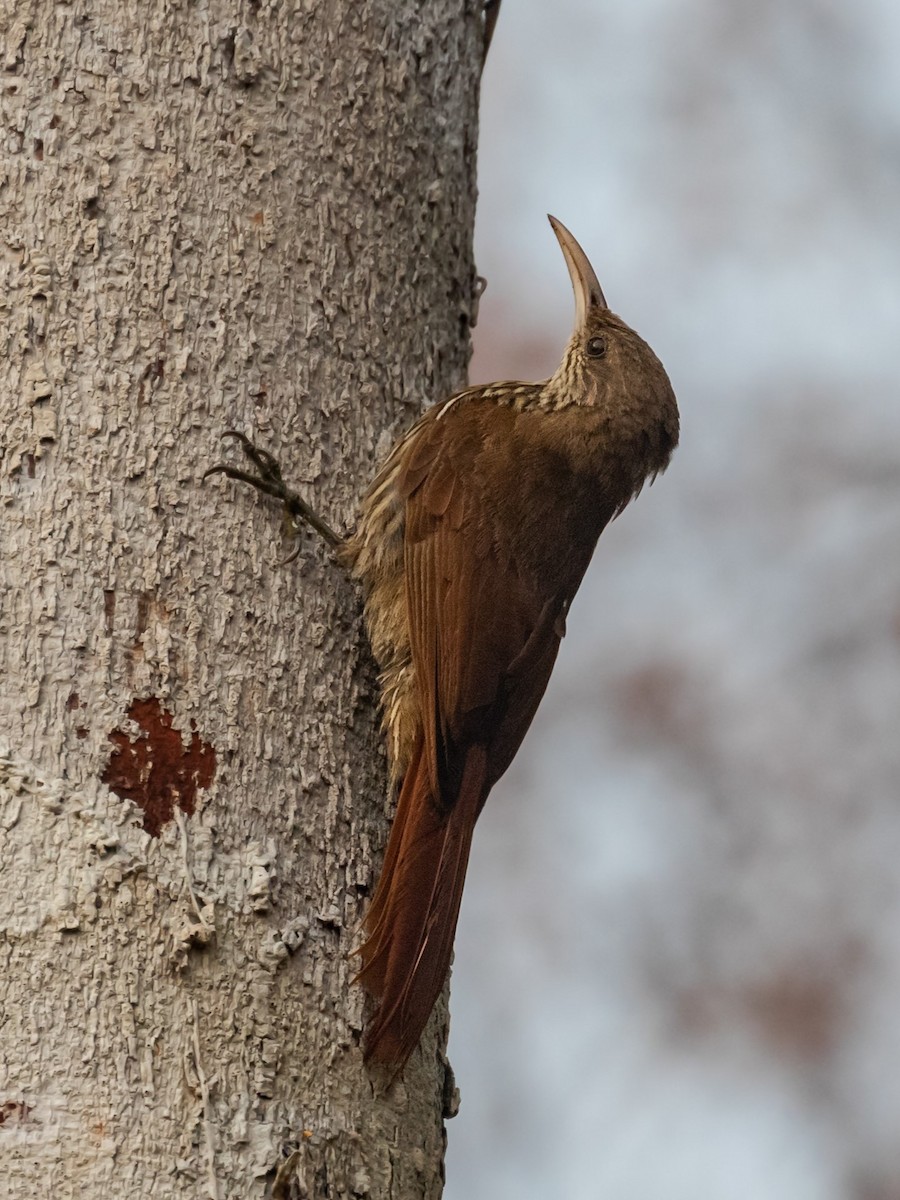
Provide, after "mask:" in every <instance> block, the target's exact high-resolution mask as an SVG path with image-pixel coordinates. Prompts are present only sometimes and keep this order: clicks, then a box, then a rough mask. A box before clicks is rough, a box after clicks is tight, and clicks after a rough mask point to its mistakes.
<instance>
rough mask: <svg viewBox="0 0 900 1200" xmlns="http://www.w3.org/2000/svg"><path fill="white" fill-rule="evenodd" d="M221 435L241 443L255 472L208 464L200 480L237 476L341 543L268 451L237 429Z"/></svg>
mask: <svg viewBox="0 0 900 1200" xmlns="http://www.w3.org/2000/svg"><path fill="white" fill-rule="evenodd" d="M222 437H226V438H236V439H237V441H239V442H240V444H241V449H242V450H243V452H244V454H245V456H246V457H247V458H249V460H250V462H251V463H252V464H253V465H254V467H256V469H257V471H258V472H259V474H258V475H253V474H251V473H250V472H249V471H242V470H241V469H240V468H239V467H233V466H231V464H230V463H215V464H214V466H211V467H208V468H207V470H205V471H204V472H203V475H202V477H201V482H202V480H204V479H208V478H209V476H210V475H225V476H226V478H228V479H236V480H237V481H238V482H239V483H249V484H250V486H251V487H254V488H256V490H257V491H258V492H265V494H266V495H267V496H274V497H275V499H276V500H280V501H281V502H282V504H283V505H284V508H285V512H286V513H287V514H288V515H289V516H290V517H291V518H292V520H294V521H304V522H305V523H306V524H307V525H310V526H311V527H312V528H313V529H315V531H316V533H318V534H319V536H320V537H323V538H324V539H325V541H326V542H328V543H329V545H331V546H340V545H341V542H342V540H343V539H342V538H340V537H338V535H337V534H336V533H335V532H334V530H333V529H331V528H330V527H329V526H328V525H326V523H325V522H324V521H323V520H322V518H321V517H320V516H319V515H318V514H317V513H316V512H314V511H313V510H312V509H311V508H310V506H309V505H308V504H307V503H306V501H305V500H304V499H303V497H302V496H299V495H298V494H297V493H296V492H294V491H291V489H290V488H288V486H287V485H286V484H285V482H284V476H283V475H282V474H281V467H280V466H279V465H278V460H277V459H276V458H275V457H274V455H272V454H270V453H269V452H268V450H260V448H259V447H258V446H255V445H254V444H253V442H251V441H250V439H249V438H248V437H247V436H246V434H243V433H240V432H239V431H238V430H237V429H226V430H225V432H224V433H223V434H222ZM298 553H299V547H298V548H297V549H295V550H294V551H292V553H291V554H290V555H289V556H288V557H287V558H286V559H285V560H284V562H285V563H289V562H293V560H294V559H295V558H296V557H297V554H298Z"/></svg>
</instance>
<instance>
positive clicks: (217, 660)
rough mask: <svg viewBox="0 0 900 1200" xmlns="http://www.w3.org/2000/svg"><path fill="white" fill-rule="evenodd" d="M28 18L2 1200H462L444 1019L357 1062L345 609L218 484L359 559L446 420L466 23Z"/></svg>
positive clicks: (10, 29)
mask: <svg viewBox="0 0 900 1200" xmlns="http://www.w3.org/2000/svg"><path fill="white" fill-rule="evenodd" d="M6 2H7V6H8V7H7V16H6V24H5V26H4V28H3V29H2V30H0V49H2V51H3V52H4V53H5V56H6V58H5V74H4V76H3V79H2V91H3V95H2V104H3V112H2V114H0V115H2V130H3V133H2V136H3V137H4V138H5V139H6V140H5V148H4V159H3V163H2V169H3V175H2V179H0V229H2V235H0V246H2V250H0V271H2V279H0V322H2V325H0V346H2V352H3V353H2V356H0V358H2V365H0V372H2V375H0V500H2V505H0V523H2V524H0V537H2V545H0V606H2V607H0V664H2V688H0V741H2V742H3V743H4V746H3V751H2V757H0V866H2V873H3V876H2V877H3V886H2V889H0V926H2V935H0V1175H2V1178H3V1180H4V1184H5V1188H6V1190H5V1192H4V1195H5V1196H9V1197H10V1198H11V1200H20V1198H24V1197H28V1198H29V1200H31V1198H32V1197H36V1196H54V1197H59V1198H60V1200H62V1198H64V1197H69V1196H78V1197H85V1198H88V1197H89V1198H90V1200H94V1198H97V1200H103V1198H105V1197H113V1196H114V1197H116V1198H117V1200H120V1198H122V1200H124V1198H126V1197H135V1198H137V1197H141V1198H143V1197H151V1196H152V1197H153V1200H165V1198H167V1197H178V1198H182V1197H201V1198H206V1197H215V1198H218V1200H225V1198H227V1197H241V1198H245V1197H254V1196H260V1197H262V1196H268V1195H274V1196H294V1197H310V1198H316V1200H318V1198H320V1197H351V1196H352V1197H371V1198H373V1200H376V1198H381V1197H390V1198H398V1200H399V1198H404V1200H405V1198H412V1197H415V1198H416V1200H420V1198H421V1197H432V1196H438V1195H439V1194H440V1191H441V1180H442V1174H443V1167H442V1157H443V1140H444V1135H443V1123H442V1114H443V1111H444V1108H445V1105H446V1104H447V1103H448V1097H449V1093H450V1092H451V1091H452V1087H451V1086H450V1085H449V1084H448V1078H451V1077H448V1075H447V1073H446V1071H445V1059H444V1055H443V1046H444V1043H445V1032H446V1030H445V1027H446V1007H445V1006H442V1007H440V1008H439V1011H438V1013H437V1015H436V1018H435V1019H434V1020H433V1021H432V1023H431V1025H430V1026H429V1030H428V1031H427V1033H426V1036H425V1038H424V1039H423V1042H422V1046H421V1048H420V1049H419V1051H417V1053H416V1055H415V1056H414V1058H413V1060H412V1061H411V1063H410V1064H409V1066H408V1068H407V1069H406V1071H405V1072H404V1074H403V1076H402V1078H401V1079H400V1080H399V1081H397V1082H396V1083H395V1084H394V1085H393V1086H392V1087H390V1086H387V1083H386V1082H385V1081H384V1080H381V1081H379V1080H378V1079H377V1078H375V1077H373V1076H371V1075H370V1074H369V1073H368V1072H367V1070H366V1069H365V1068H364V1066H363V1063H362V1053H361V1050H360V1034H361V1030H362V1027H363V1024H364V1021H365V1019H366V1014H367V1006H366V1002H365V998H364V995H363V993H362V992H361V990H360V988H359V987H358V986H357V985H355V984H354V983H353V975H354V970H355V967H354V962H353V960H352V959H351V958H350V957H349V955H350V952H351V950H352V949H353V948H354V946H355V945H357V944H358V936H357V926H358V923H359V920H360V918H361V915H362V913H363V911H364V909H365V903H366V897H367V895H368V894H369V893H370V890H371V888H372V885H373V881H374V877H375V873H376V870H377V865H378V863H379V861H380V857H381V852H382V848H383V846H384V842H385V840H386V834H387V828H388V816H389V811H390V807H391V804H390V800H389V798H388V793H387V785H386V779H385V770H384V757H383V753H382V750H381V747H380V736H379V733H378V729H377V717H376V714H375V712H374V699H375V682H374V672H373V669H372V666H371V663H370V661H369V658H368V654H367V651H366V647H365V643H364V639H363V636H362V632H361V627H360V610H359V597H358V596H357V595H356V594H355V591H354V589H353V587H352V586H351V584H350V583H349V581H348V580H347V578H346V577H345V576H344V574H343V573H342V571H341V569H340V568H339V567H338V566H337V565H335V563H334V562H333V561H332V560H331V559H330V558H329V555H328V553H327V552H326V551H325V549H324V547H323V546H321V545H319V544H316V543H314V542H313V540H311V539H309V538H307V539H306V540H305V541H304V546H303V549H302V552H301V555H300V557H299V559H298V561H297V562H295V563H294V564H292V565H291V566H288V567H282V566H279V565H278V561H279V559H280V558H282V557H283V556H284V554H285V553H286V551H287V549H288V548H289V546H290V543H289V542H286V541H285V540H284V539H283V538H282V536H281V534H280V529H279V517H278V510H277V507H276V506H275V505H274V504H273V503H271V502H268V501H266V500H262V499H259V498H258V497H256V496H255V494H253V493H251V492H250V491H249V490H246V489H244V490H240V489H238V488H237V487H236V486H235V485H234V484H231V483H228V482H225V481H222V480H220V479H215V480H211V481H210V482H209V483H208V484H207V485H206V486H204V487H200V486H199V484H198V477H199V476H200V474H201V473H202V471H203V469H204V468H205V467H206V466H208V465H210V464H211V463H213V462H215V461H217V460H219V459H220V458H221V457H222V454H223V450H222V447H221V443H220V441H219V435H220V434H221V433H222V431H223V430H225V429H228V428H232V427H233V428H237V429H241V430H243V431H246V432H247V433H249V434H250V435H251V436H252V437H253V438H254V439H255V440H257V441H258V442H259V443H260V444H262V445H265V446H266V447H267V448H269V449H271V450H272V451H273V452H274V453H275V454H276V456H277V457H278V458H279V459H280V461H281V463H282V465H283V467H284V468H285V474H286V476H287V477H288V479H289V480H290V482H291V483H292V484H294V485H297V486H300V487H301V488H302V489H303V490H305V491H306V492H307V494H308V495H309V496H310V497H314V498H315V503H316V505H317V506H318V508H319V510H320V511H321V513H322V515H323V516H324V517H325V519H326V520H328V521H329V522H330V523H332V524H333V525H334V526H336V527H338V528H339V529H340V528H346V527H348V526H349V524H350V523H351V522H352V520H353V514H354V510H355V505H356V500H357V498H358V496H359V494H360V492H361V490H362V488H363V487H364V485H365V484H366V482H367V481H368V479H369V478H370V477H371V475H372V473H373V469H374V466H375V463H376V461H377V460H378V459H379V458H380V457H381V456H382V455H383V454H384V452H385V450H386V448H387V446H388V445H389V443H390V441H391V439H392V437H393V436H394V435H395V434H396V433H397V432H398V431H399V430H400V429H401V428H403V427H405V426H406V425H407V424H409V422H410V421H411V419H412V418H413V417H414V416H415V415H416V414H417V413H418V411H419V410H420V408H421V407H422V406H423V404H424V403H425V402H429V401H432V400H435V399H437V398H438V397H440V396H442V395H445V394H447V393H448V392H450V391H451V390H452V389H453V388H454V387H457V386H459V385H460V384H461V382H462V380H463V374H464V367H465V363H466V360H467V355H468V345H469V338H468V325H469V320H470V316H471V310H472V306H473V303H474V301H473V290H474V272H473V265H472V259H471V233H472V221H473V212H474V195H475V192H474V160H475V151H474V144H475V132H476V102H477V89H478V75H479V67H480V50H481V44H480V39H481V27H480V17H479V13H478V10H477V6H476V4H475V3H473V2H470V3H468V4H467V5H460V4H459V3H457V2H456V0H452V2H451V0H425V3H421V2H419V0H416V2H415V3H413V0H401V2H400V3H399V4H397V3H391V4H386V3H383V2H382V3H379V2H378V0H340V2H338V0H321V2H320V3H312V2H311V0H305V2H300V0H294V3H292V4H283V5H276V4H275V3H274V2H273V0H244V2H243V3H235V2H229V0H211V2H210V3H209V4H208V5H207V4H197V5H194V4H183V5H179V4H172V5H163V4H160V3H154V2H151V3H149V4H144V3H139V2H138V0H91V3H88V0H76V2H75V3H73V4H57V3H53V2H51V0H34V2H33V3H30V4H29V3H28V2H27V0H23V2H22V3H15V4H14V5H13V4H12V2H11V0H6ZM13 8H14V9H15V11H14V12H11V11H10V10H11V9H13ZM225 453H227V454H232V453H234V451H233V450H231V449H230V448H227V449H226V450H225Z"/></svg>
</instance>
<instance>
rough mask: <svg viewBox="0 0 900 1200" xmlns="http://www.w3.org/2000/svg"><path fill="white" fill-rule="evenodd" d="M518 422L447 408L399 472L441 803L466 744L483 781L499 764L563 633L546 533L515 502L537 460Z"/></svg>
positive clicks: (528, 716)
mask: <svg viewBox="0 0 900 1200" xmlns="http://www.w3.org/2000/svg"><path fill="white" fill-rule="evenodd" d="M518 420H519V417H518V415H517V414H516V413H515V412H514V411H513V410H511V409H505V408H498V407H497V406H496V405H494V404H489V403H488V402H481V403H480V404H475V403H469V404H467V405H466V406H465V408H459V409H456V410H454V409H451V410H450V411H448V412H447V413H446V415H445V416H444V417H440V418H437V419H435V420H433V421H431V422H430V423H428V424H427V425H425V426H424V427H423V429H422V432H421V434H420V436H419V438H418V439H417V443H416V445H415V447H414V448H413V449H412V450H411V452H410V457H409V462H408V463H407V464H406V466H405V469H404V472H403V474H402V476H401V479H400V487H401V489H402V490H403V492H404V493H405V495H406V497H407V507H406V535H405V562H406V595H407V611H408V618H409V627H410V636H411V642H412V652H413V665H414V669H415V673H416V681H417V689H418V694H419V698H420V704H421V711H422V717H423V725H424V735H425V745H426V751H427V754H426V759H427V763H428V767H429V771H430V772H431V779H432V784H433V787H434V793H435V796H436V797H438V798H439V799H440V801H441V802H442V803H443V804H446V805H452V804H453V801H454V797H455V793H456V789H457V787H458V782H459V779H460V778H461V776H462V767H463V764H464V761H465V755H466V751H467V749H468V747H470V746H471V745H473V744H480V745H482V746H484V747H485V748H486V750H487V771H488V782H489V786H490V785H492V784H493V783H495V782H496V780H497V779H498V778H499V777H500V775H501V774H502V773H503V771H505V770H506V768H507V767H508V765H509V763H510V762H511V760H512V758H513V756H514V754H515V752H516V750H517V749H518V747H519V744H520V743H521V741H522V738H523V737H524V736H525V733H526V731H527V729H528V726H529V725H530V724H531V721H532V718H533V717H534V713H535V711H536V709H537V706H538V704H539V702H540V699H541V697H542V696H543V694H544V690H545V688H546V686H547V681H548V679H549V677H550V672H551V670H552V668H553V663H554V661H555V659H556V654H557V651H558V649H559V642H560V638H561V636H562V633H563V631H564V624H563V621H564V614H565V608H566V605H567V602H568V599H569V598H570V597H569V596H568V595H566V590H567V583H568V580H567V579H566V578H565V576H566V574H567V572H565V571H552V572H547V571H542V570H541V565H542V563H543V562H544V559H545V558H546V554H545V553H542V552H543V550H544V548H543V547H541V546H536V545H535V544H534V543H535V541H536V540H540V539H541V538H542V537H543V536H547V537H550V538H552V537H554V535H555V531H553V530H551V529H549V528H546V527H545V526H544V525H542V522H541V520H540V519H537V520H535V519H534V516H533V515H532V516H531V517H530V518H529V515H528V514H526V513H525V512H523V511H521V504H520V501H519V497H520V496H521V495H522V494H525V495H527V494H528V493H529V492H531V493H532V495H534V494H540V490H539V488H538V489H536V490H534V489H531V488H529V487H528V486H527V482H526V481H524V480H523V478H522V472H526V473H527V472H528V471H529V470H534V469H535V467H536V463H535V461H534V457H533V456H531V455H529V454H528V453H527V452H523V448H522V447H521V446H520V445H518V444H517V437H516V425H517V422H518ZM486 426H487V427H488V428H487V429H486V428H485V427H486ZM511 476H512V478H511ZM538 482H539V481H538ZM579 578H580V572H579Z"/></svg>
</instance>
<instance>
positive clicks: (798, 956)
mask: <svg viewBox="0 0 900 1200" xmlns="http://www.w3.org/2000/svg"><path fill="white" fill-rule="evenodd" d="M898 61H900V6H897V5H896V3H894V0H856V2H855V3H854V4H852V5H851V4H847V3H845V2H842V0H788V2H782V3H779V4H775V3H771V0H770V2H769V3H762V4H758V5H755V6H751V5H747V4H745V3H742V2H740V0H631V3H630V4H628V5H613V4H607V3H600V2H597V0H595V2H588V0H557V2H556V3H554V4H552V5H550V4H546V3H539V2H538V0H506V3H505V5H504V8H503V11H502V13H501V16H500V21H499V24H498V28H497V32H496V37H495V41H494V46H493V48H492V51H491V57H490V60H489V63H488V67H487V72H486V77H485V86H484V96H483V105H482V133H481V150H480V188H481V197H480V208H479V218H478V228H477V237H476V249H477V257H478V264H479V269H480V270H481V272H482V273H483V274H484V275H486V276H487V278H488V280H489V287H488V291H487V293H486V294H485V296H484V299H483V301H482V308H481V320H480V323H479V326H478V329H477V330H476V356H475V360H474V362H473V369H472V379H473V380H474V381H478V380H482V379H486V378H504V377H513V378H515V377H525V378H540V377H541V376H543V375H546V374H548V373H549V372H551V371H552V370H553V368H554V367H555V365H556V362H557V360H558V357H559V352H560V350H561V348H562V345H563V343H564V341H565V338H566V336H567V334H568V332H569V329H570V325H571V318H572V312H573V303H572V298H571V290H570V285H569V282H568V277H567V273H566V270H565V266H564V263H563V260H562V256H561V255H560V253H559V250H558V247H557V245H556V242H555V239H554V237H553V235H552V233H551V230H550V228H549V226H548V225H547V222H546V216H545V214H546V213H547V212H548V211H549V212H552V213H554V214H555V215H556V216H558V217H560V219H561V220H563V221H564V222H565V223H566V224H567V225H568V226H569V227H570V228H571V229H572V231H573V232H574V233H575V235H576V237H578V239H579V240H580V241H581V242H582V244H583V246H584V248H585V250H586V251H587V253H588V255H589V256H590V258H591V260H592V262H593V264H594V266H595V268H596V270H597V274H598V275H599V277H600V281H601V283H602V284H603V287H604V290H605V292H606V295H607V297H608V299H609V300H610V303H611V305H612V307H613V308H614V309H616V310H617V311H619V312H621V314H622V315H623V316H624V317H625V318H626V319H627V320H628V321H629V322H631V323H632V324H634V325H635V327H636V328H637V329H639V331H640V332H641V333H642V334H643V335H644V336H645V337H647V339H648V340H649V341H650V343H651V345H653V347H654V348H655V349H656V350H657V352H658V353H659V354H660V357H661V358H662V360H663V362H664V363H665V364H666V366H667V368H668V370H669V373H670V375H671V377H672V380H673V383H674V385H675V390H676V392H677V394H678V397H679V401H680V404H681V409H682V419H683V432H682V446H681V448H680V449H679V451H678V452H677V454H676V457H675V460H674V462H673V465H672V467H671V468H670V470H669V473H668V474H667V475H666V476H665V477H664V478H662V479H661V480H659V481H658V482H657V484H656V485H655V486H654V487H653V488H652V489H650V490H649V491H646V490H645V492H644V494H643V495H642V496H641V497H640V499H639V500H638V501H637V503H636V505H635V506H634V507H633V508H631V509H629V510H628V511H627V512H626V513H625V515H624V516H623V517H622V518H621V520H620V521H618V522H616V524H615V525H614V526H613V527H612V528H611V529H609V530H607V531H606V533H604V535H603V537H602V539H601V542H600V546H599V548H598V552H597V555H596V558H595V561H594V564H593V566H592V568H591V571H590V573H589V575H588V578H587V580H586V581H585V584H584V586H583V588H582V591H581V593H580V595H579V597H578V600H577V601H576V603H575V606H574V609H573V613H572V618H571V620H570V622H569V634H568V637H567V639H566V642H565V643H564V647H563V654H562V656H561V659H560V662H559V665H558V667H557V670H556V673H555V675H554V679H553V682H552V684H551V688H550V691H549V692H548V696H547V699H546V701H545V703H544V706H543V708H542V710H541V713H540V714H539V717H538V719H537V721H536V722H535V726H534V728H533V730H532V732H531V733H530V734H529V737H528V739H527V740H526V743H525V746H524V747H523V749H522V751H521V752H520V755H519V757H518V759H517V760H516V763H515V764H514V766H513V767H512V769H511V770H510V772H509V774H508V776H507V777H506V779H504V780H503V782H502V783H501V785H500V786H498V788H497V789H496V791H495V793H494V794H493V796H492V797H491V799H490V801H489V803H488V806H487V808H486V810H485V814H484V816H483V817H482V819H481V822H480V824H479V829H478V831H477V834H476V838H475V848H474V852H473V859H472V864H471V867H470V875H469V882H468V886H467V893H466V898H465V901H464V904H463V914H462V920H461V925H460V932H459V936H458V939H457V953H456V965H455V967H454V974H453V996H452V1009H453V1030H452V1036H451V1058H452V1061H453V1064H454V1067H455V1069H456V1072H457V1076H458V1081H459V1084H460V1087H461V1090H462V1109H461V1112H460V1115H459V1117H458V1118H457V1119H456V1120H455V1121H454V1122H453V1123H452V1124H451V1125H450V1126H449V1136H450V1151H449V1158H448V1186H447V1191H446V1196H447V1198H448V1200H507V1198H509V1200H512V1198H513V1197H515V1200H557V1198H562V1200H580V1198H582V1197H585V1198H587V1200H594V1198H596V1200H682V1198H684V1200H707V1198H709V1200H897V1197H900V366H898V354H900V236H898V235H900V73H898V67H897V63H898Z"/></svg>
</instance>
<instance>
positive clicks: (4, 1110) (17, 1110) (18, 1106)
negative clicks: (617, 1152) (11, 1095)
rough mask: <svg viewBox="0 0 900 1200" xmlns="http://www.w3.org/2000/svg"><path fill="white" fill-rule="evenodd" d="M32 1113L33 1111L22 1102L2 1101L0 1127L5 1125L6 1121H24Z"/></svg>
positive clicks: (0, 1105)
mask: <svg viewBox="0 0 900 1200" xmlns="http://www.w3.org/2000/svg"><path fill="white" fill-rule="evenodd" d="M32 1112H33V1109H32V1108H31V1106H30V1105H28V1104H26V1103H25V1102H24V1100H2V1101H0V1125H5V1124H6V1122H7V1121H25V1120H27V1119H28V1118H29V1117H30V1116H31V1114H32Z"/></svg>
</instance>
